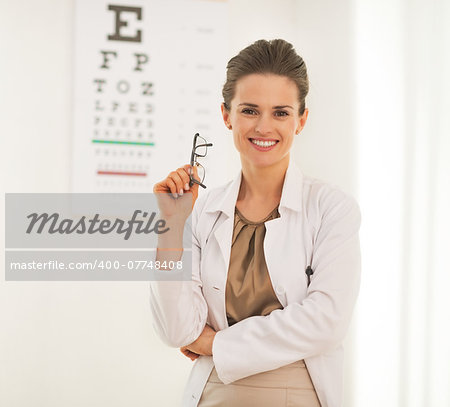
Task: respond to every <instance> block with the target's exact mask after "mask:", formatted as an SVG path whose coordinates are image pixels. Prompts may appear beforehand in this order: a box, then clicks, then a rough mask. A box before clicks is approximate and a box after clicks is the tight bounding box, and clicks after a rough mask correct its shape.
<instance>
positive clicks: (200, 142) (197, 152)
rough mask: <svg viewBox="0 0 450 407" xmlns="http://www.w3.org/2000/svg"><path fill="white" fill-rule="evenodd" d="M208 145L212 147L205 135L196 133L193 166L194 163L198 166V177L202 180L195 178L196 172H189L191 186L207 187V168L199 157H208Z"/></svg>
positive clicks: (193, 145)
mask: <svg viewBox="0 0 450 407" xmlns="http://www.w3.org/2000/svg"><path fill="white" fill-rule="evenodd" d="M208 147H212V143H208V142H207V141H206V140H205V139H204V138H203V137H201V136H200V135H199V134H198V133H195V136H194V143H193V144H192V153H191V167H193V166H194V165H195V166H197V172H198V177H199V178H200V181H199V180H197V179H195V178H194V174H189V186H190V187H192V186H193V185H194V184H198V185H200V186H201V187H202V188H206V185H204V184H203V181H204V179H205V174H206V171H205V168H204V167H203V166H202V165H201V164H200V163H199V162H198V161H197V158H198V157H206V153H207V152H208Z"/></svg>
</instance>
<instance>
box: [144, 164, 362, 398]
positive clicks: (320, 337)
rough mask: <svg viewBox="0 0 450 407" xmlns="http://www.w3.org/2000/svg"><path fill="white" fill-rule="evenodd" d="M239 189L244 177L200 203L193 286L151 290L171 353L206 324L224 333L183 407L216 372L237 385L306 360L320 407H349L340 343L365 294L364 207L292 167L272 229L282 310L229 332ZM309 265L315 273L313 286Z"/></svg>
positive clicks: (267, 245) (269, 240)
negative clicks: (227, 305) (360, 293)
mask: <svg viewBox="0 0 450 407" xmlns="http://www.w3.org/2000/svg"><path fill="white" fill-rule="evenodd" d="M240 182H241V174H239V176H238V177H237V178H236V179H235V180H234V181H233V182H230V183H229V184H227V185H225V186H224V187H221V188H216V189H213V190H211V191H210V192H209V193H208V194H205V195H204V196H202V197H201V198H199V199H198V200H197V202H196V204H195V207H194V210H193V214H192V220H193V225H192V228H193V244H192V247H193V253H192V259H193V260H192V262H193V270H192V281H184V282H174V281H152V282H151V283H150V291H151V295H150V304H151V311H152V315H153V325H154V328H155V330H156V332H157V333H158V335H159V336H160V337H161V338H162V340H163V341H165V342H166V343H167V344H168V345H170V346H173V347H180V346H184V345H188V344H189V343H192V342H193V341H194V340H195V339H197V338H198V336H199V335H200V333H201V332H202V330H203V327H204V326H205V323H208V324H209V325H210V326H212V327H213V328H214V329H215V330H216V331H218V332H217V334H216V336H215V339H214V342H213V356H200V357H199V358H198V359H197V360H196V361H195V362H194V366H193V367H192V371H191V374H190V376H189V379H188V383H187V385H186V388H185V392H184V396H183V402H182V406H183V407H195V406H197V404H198V401H199V399H200V396H201V394H202V391H203V388H204V386H205V384H206V382H207V379H208V377H209V374H210V372H211V370H212V368H213V366H214V365H215V367H216V370H217V373H218V376H219V378H220V379H221V380H222V381H223V382H224V383H225V384H229V383H232V382H233V381H235V380H238V379H241V378H243V377H247V376H250V375H253V374H256V373H260V372H264V371H267V370H272V369H277V368H279V367H281V366H284V365H287V364H289V363H292V362H295V361H297V360H300V359H304V360H305V363H306V366H307V368H308V371H309V374H310V376H311V380H312V382H313V384H314V387H315V389H316V392H317V395H318V397H319V400H320V403H321V405H322V407H341V405H342V397H343V382H342V378H343V348H342V341H343V339H344V337H345V334H346V332H347V329H348V326H349V323H350V319H351V315H352V310H353V307H354V304H355V301H356V298H357V295H358V291H359V286H360V269H361V266H360V263H361V261H360V249H359V237H358V231H359V226H360V221H361V217H360V211H359V207H358V204H357V203H356V201H355V200H354V199H353V198H352V197H351V196H349V195H347V194H345V193H344V192H342V191H341V190H339V189H338V188H336V187H333V186H331V185H329V184H326V183H324V182H322V181H319V180H316V179H313V178H311V177H308V176H305V175H303V174H302V172H301V171H300V170H299V169H298V168H297V167H296V166H295V165H294V164H293V163H292V162H291V163H290V165H289V168H288V170H287V173H286V177H285V181H284V185H283V191H282V197H281V201H280V205H279V213H280V217H279V218H277V219H274V220H271V221H268V222H266V224H265V226H266V236H265V240H264V253H265V257H266V263H267V269H268V272H269V275H270V279H271V281H272V285H273V287H274V290H275V293H276V295H277V297H278V300H279V301H280V303H281V304H282V306H283V309H279V310H275V311H273V312H272V313H271V314H270V315H268V316H254V317H250V318H246V319H244V320H243V321H240V322H238V323H236V324H234V325H233V326H231V327H228V324H227V318H226V310H225V287H226V281H227V271H228V264H229V259H230V251H231V239H232V233H233V220H234V208H235V204H236V199H237V195H238V192H239V186H240ZM309 264H311V266H312V269H313V270H314V274H313V276H312V277H311V284H310V286H309V287H307V275H306V273H305V269H306V268H307V266H308V265H309Z"/></svg>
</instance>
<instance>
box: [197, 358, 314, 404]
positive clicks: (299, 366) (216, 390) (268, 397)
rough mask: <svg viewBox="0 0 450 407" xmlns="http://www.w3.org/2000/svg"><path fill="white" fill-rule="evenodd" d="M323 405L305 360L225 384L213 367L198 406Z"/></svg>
mask: <svg viewBox="0 0 450 407" xmlns="http://www.w3.org/2000/svg"><path fill="white" fill-rule="evenodd" d="M230 406H232V407H252V406H255V407H256V406H257V407H320V402H319V399H318V398H317V394H316V391H315V389H314V385H313V383H312V381H311V378H310V376H309V373H308V369H307V368H306V365H305V362H304V361H303V360H299V361H297V362H294V363H291V364H289V365H286V366H282V367H280V368H278V369H275V370H269V371H267V372H262V373H258V374H255V375H252V376H248V377H244V378H243V379H240V380H236V381H234V382H232V383H230V384H223V383H222V381H221V380H220V379H219V377H218V376H217V372H216V368H215V367H214V368H213V370H212V372H211V374H210V376H209V379H208V382H207V383H206V385H205V388H204V389H203V393H202V396H201V398H200V401H199V404H198V407H230Z"/></svg>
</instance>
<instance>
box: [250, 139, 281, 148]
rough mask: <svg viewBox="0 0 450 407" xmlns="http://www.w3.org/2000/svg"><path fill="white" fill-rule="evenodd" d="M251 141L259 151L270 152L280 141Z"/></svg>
mask: <svg viewBox="0 0 450 407" xmlns="http://www.w3.org/2000/svg"><path fill="white" fill-rule="evenodd" d="M249 141H250V143H251V144H252V146H253V147H254V148H256V149H257V150H259V151H270V150H272V149H273V148H275V146H276V145H277V144H278V141H279V140H273V139H255V138H250V139H249Z"/></svg>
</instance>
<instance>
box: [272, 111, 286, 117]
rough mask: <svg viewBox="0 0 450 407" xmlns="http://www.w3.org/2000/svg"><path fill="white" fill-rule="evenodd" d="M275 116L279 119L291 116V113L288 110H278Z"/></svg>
mask: <svg viewBox="0 0 450 407" xmlns="http://www.w3.org/2000/svg"><path fill="white" fill-rule="evenodd" d="M275 116H278V117H283V116H289V112H286V110H276V111H275Z"/></svg>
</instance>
